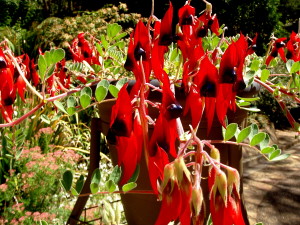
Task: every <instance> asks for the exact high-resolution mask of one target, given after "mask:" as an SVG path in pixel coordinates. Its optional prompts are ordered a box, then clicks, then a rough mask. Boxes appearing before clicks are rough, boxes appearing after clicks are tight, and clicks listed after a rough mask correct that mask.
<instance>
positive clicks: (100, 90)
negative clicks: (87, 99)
mask: <svg viewBox="0 0 300 225" xmlns="http://www.w3.org/2000/svg"><path fill="white" fill-rule="evenodd" d="M107 93H108V89H107V88H106V87H104V86H97V88H96V91H95V97H96V100H97V101H98V102H101V101H102V100H103V99H105V97H106V95H107Z"/></svg>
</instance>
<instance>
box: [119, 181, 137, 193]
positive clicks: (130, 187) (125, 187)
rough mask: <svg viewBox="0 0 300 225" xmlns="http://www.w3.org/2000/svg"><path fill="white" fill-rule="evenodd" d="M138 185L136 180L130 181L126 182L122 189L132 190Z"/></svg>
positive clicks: (125, 190)
mask: <svg viewBox="0 0 300 225" xmlns="http://www.w3.org/2000/svg"><path fill="white" fill-rule="evenodd" d="M136 186H137V184H136V183H135V182H130V183H127V184H124V185H123V186H122V191H124V192H128V191H131V190H132V189H134V188H136Z"/></svg>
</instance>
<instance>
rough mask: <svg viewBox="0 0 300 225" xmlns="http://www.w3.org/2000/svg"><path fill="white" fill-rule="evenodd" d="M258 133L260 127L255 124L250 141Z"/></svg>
mask: <svg viewBox="0 0 300 225" xmlns="http://www.w3.org/2000/svg"><path fill="white" fill-rule="evenodd" d="M257 133H258V126H257V125H256V124H255V123H254V124H252V125H251V133H250V134H249V139H250V140H251V139H252V138H253V136H254V135H255V134H257Z"/></svg>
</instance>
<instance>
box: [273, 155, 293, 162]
mask: <svg viewBox="0 0 300 225" xmlns="http://www.w3.org/2000/svg"><path fill="white" fill-rule="evenodd" d="M288 157H290V154H282V155H279V156H276V157H275V158H273V159H272V161H279V160H284V159H287V158H288Z"/></svg>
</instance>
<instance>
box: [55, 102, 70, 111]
mask: <svg viewBox="0 0 300 225" xmlns="http://www.w3.org/2000/svg"><path fill="white" fill-rule="evenodd" d="M53 103H54V105H55V106H56V107H57V108H58V109H59V110H60V111H62V112H64V113H66V114H68V113H67V111H66V110H65V108H64V106H63V104H62V103H61V102H59V101H57V100H55V101H54V102H53Z"/></svg>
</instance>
